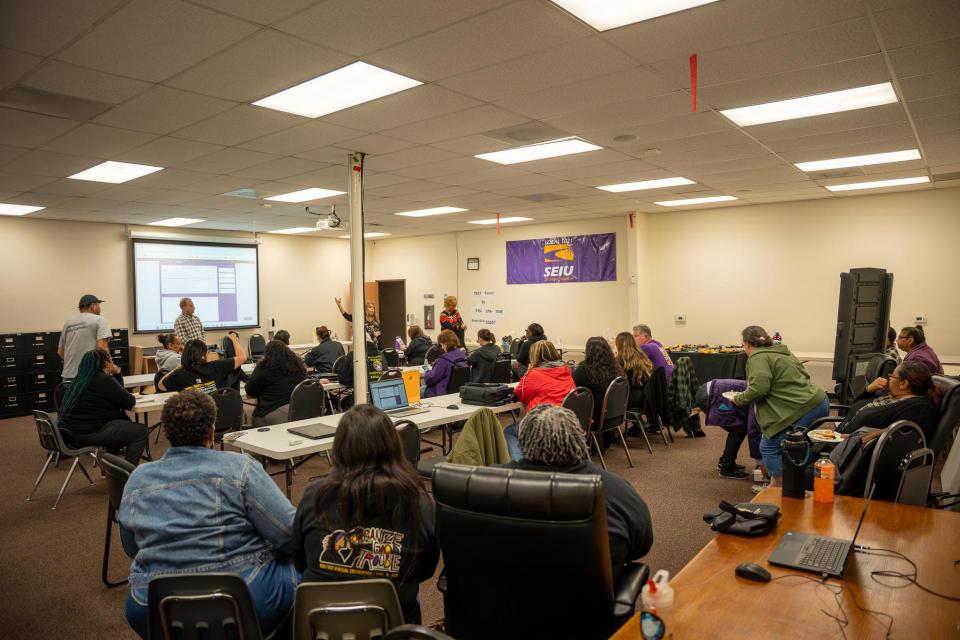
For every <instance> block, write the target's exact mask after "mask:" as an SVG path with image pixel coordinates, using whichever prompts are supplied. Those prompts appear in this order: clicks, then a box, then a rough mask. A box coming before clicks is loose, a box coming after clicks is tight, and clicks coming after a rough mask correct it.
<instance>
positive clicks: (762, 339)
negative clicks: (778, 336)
mask: <svg viewBox="0 0 960 640" xmlns="http://www.w3.org/2000/svg"><path fill="white" fill-rule="evenodd" d="M740 335H741V336H742V337H743V341H744V342H746V343H747V344H748V345H750V346H751V347H754V348H758V347H772V346H773V338H771V337H770V335H769V334H768V333H767V330H766V329H764V328H763V327H758V326H756V325H750V326H749V327H747V328H746V329H744V330H743V331H742V332H741V334H740Z"/></svg>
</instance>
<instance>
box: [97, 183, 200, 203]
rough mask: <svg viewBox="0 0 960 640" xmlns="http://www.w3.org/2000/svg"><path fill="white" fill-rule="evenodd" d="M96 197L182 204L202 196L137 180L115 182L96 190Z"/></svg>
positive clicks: (125, 200) (122, 200)
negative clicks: (123, 182)
mask: <svg viewBox="0 0 960 640" xmlns="http://www.w3.org/2000/svg"><path fill="white" fill-rule="evenodd" d="M97 197H98V198H102V199H104V200H118V201H121V202H147V203H154V204H183V203H185V202H190V201H191V200H197V199H199V198H202V197H203V196H202V195H200V194H198V193H191V192H189V191H178V190H176V189H156V188H152V187H145V186H142V185H141V184H140V181H139V180H137V181H136V182H135V183H134V184H115V185H111V186H109V187H107V188H106V189H104V190H103V191H98V192H97Z"/></svg>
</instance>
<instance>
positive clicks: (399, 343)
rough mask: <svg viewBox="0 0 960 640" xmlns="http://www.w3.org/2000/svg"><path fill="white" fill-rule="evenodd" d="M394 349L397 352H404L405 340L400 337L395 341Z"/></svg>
mask: <svg viewBox="0 0 960 640" xmlns="http://www.w3.org/2000/svg"><path fill="white" fill-rule="evenodd" d="M393 348H394V349H396V350H397V351H403V340H401V339H400V336H397V337H396V338H394V340H393Z"/></svg>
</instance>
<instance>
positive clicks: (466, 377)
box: [447, 365, 470, 393]
mask: <svg viewBox="0 0 960 640" xmlns="http://www.w3.org/2000/svg"><path fill="white" fill-rule="evenodd" d="M468 382H470V366H469V365H468V366H465V367H454V368H453V369H452V370H451V371H450V382H448V383H447V393H460V387H462V386H463V385H465V384H467V383H468Z"/></svg>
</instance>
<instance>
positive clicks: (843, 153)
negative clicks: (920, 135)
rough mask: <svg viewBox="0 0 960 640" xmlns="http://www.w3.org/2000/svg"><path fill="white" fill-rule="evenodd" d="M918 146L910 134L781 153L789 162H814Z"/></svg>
mask: <svg viewBox="0 0 960 640" xmlns="http://www.w3.org/2000/svg"><path fill="white" fill-rule="evenodd" d="M916 146H917V143H916V140H915V139H914V138H913V136H909V137H903V138H899V139H884V140H879V141H875V142H864V143H860V144H851V145H845V146H836V147H831V148H830V149H804V150H799V151H785V152H783V153H781V154H780V155H781V157H783V158H784V159H786V160H787V161H789V162H794V163H796V162H813V161H816V160H832V159H833V158H849V157H851V156H862V155H867V154H871V153H886V152H888V151H900V150H903V149H913V148H915V147H916ZM878 166H883V165H878Z"/></svg>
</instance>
